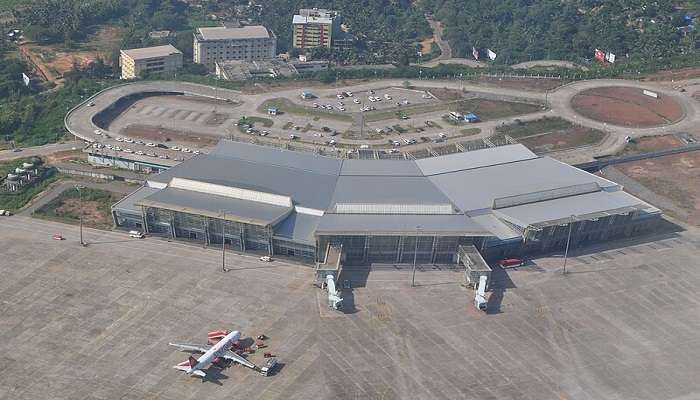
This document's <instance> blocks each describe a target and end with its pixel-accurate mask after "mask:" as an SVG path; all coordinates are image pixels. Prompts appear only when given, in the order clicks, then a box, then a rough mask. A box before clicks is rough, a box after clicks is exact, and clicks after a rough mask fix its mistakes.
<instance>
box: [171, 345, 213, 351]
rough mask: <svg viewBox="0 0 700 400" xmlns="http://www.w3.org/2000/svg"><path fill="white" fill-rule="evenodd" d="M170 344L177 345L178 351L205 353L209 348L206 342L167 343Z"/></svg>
mask: <svg viewBox="0 0 700 400" xmlns="http://www.w3.org/2000/svg"><path fill="white" fill-rule="evenodd" d="M168 344H169V345H171V346H175V347H177V348H178V349H179V350H180V351H190V352H196V353H206V352H207V351H209V349H211V346H209V345H206V344H192V343H168Z"/></svg>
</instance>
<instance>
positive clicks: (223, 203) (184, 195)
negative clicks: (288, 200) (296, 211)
mask: <svg viewBox="0 0 700 400" xmlns="http://www.w3.org/2000/svg"><path fill="white" fill-rule="evenodd" d="M136 204H137V205H144V206H149V207H158V208H164V209H167V210H174V211H179V212H184V213H190V214H198V215H206V216H208V217H212V218H223V216H224V215H225V216H226V219H227V220H230V221H236V222H243V223H247V224H253V225H263V226H265V225H270V224H276V223H278V222H279V221H281V220H282V218H284V217H286V216H287V215H288V214H289V213H290V212H291V211H292V207H280V206H274V205H270V204H266V203H259V202H255V201H249V200H240V199H234V198H231V197H226V196H218V195H212V194H207V193H201V192H194V191H190V190H183V189H175V188H171V187H168V188H165V189H161V190H159V191H158V192H156V193H154V194H152V195H150V196H148V197H146V198H144V199H142V200H140V201H138V202H137V203H136ZM224 212H225V214H224Z"/></svg>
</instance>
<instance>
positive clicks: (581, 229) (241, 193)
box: [112, 140, 661, 264]
mask: <svg viewBox="0 0 700 400" xmlns="http://www.w3.org/2000/svg"><path fill="white" fill-rule="evenodd" d="M112 214H113V217H114V222H115V224H116V226H117V227H120V228H124V229H141V230H144V231H145V232H146V233H148V234H150V235H161V236H164V237H169V238H172V239H174V240H186V241H193V242H198V243H201V244H204V245H212V246H217V245H218V246H220V245H221V243H222V241H223V242H225V244H226V245H227V246H228V247H230V248H231V249H235V250H240V251H256V252H261V253H264V254H269V255H273V256H279V255H283V256H289V257H294V258H297V259H300V260H303V261H305V262H309V263H313V262H323V261H324V260H323V258H324V256H325V254H326V249H327V248H328V246H329V245H334V244H341V245H342V252H343V256H342V257H343V261H344V262H345V263H350V264H351V263H356V264H366V263H412V262H413V261H414V257H415V259H416V260H417V262H419V263H453V262H457V254H458V251H459V248H460V246H463V245H474V246H475V247H476V248H477V249H479V251H480V252H481V253H482V255H483V256H484V257H486V258H491V259H493V258H501V257H510V256H521V255H523V254H531V253H541V252H545V251H549V250H553V249H556V248H563V246H565V244H566V240H567V238H568V237H569V236H568V233H569V224H573V225H571V245H572V246H577V245H581V244H584V243H589V242H595V241H602V240H609V239H613V238H618V237H627V236H631V235H634V234H636V233H638V232H641V231H644V230H647V229H650V228H652V227H653V225H654V224H655V223H656V222H658V218H660V215H661V213H660V211H659V210H658V209H657V208H655V207H653V206H651V205H649V204H647V203H645V202H644V201H642V200H640V199H638V198H636V197H634V196H632V195H630V194H628V193H626V192H624V191H623V190H622V186H620V185H618V184H616V183H614V182H611V181H609V180H607V179H604V178H602V177H599V176H596V175H592V174H590V173H587V172H585V171H582V170H580V169H577V168H574V167H571V166H569V165H566V164H564V163H561V162H559V161H557V160H554V159H552V158H549V157H542V156H537V155H536V154H534V153H532V152H531V151H530V150H528V149H527V148H526V147H524V146H522V145H508V146H501V147H495V148H489V149H483V150H476V151H471V152H465V153H456V154H449V155H444V156H439V157H434V158H425V159H419V160H347V159H336V158H330V157H325V156H320V155H316V154H313V153H301V152H294V151H289V150H281V149H277V148H272V147H264V146H259V145H253V144H247V143H240V142H231V141H226V140H224V141H221V142H220V143H219V144H218V145H217V147H216V148H215V149H214V150H213V151H212V152H211V153H210V154H202V155H199V156H196V157H194V158H192V159H190V160H188V161H185V162H183V163H181V164H179V165H177V166H174V167H172V168H170V169H168V170H167V171H164V172H161V173H160V174H157V175H153V176H152V177H150V178H149V179H148V181H147V182H146V184H145V185H144V186H142V187H141V188H139V189H138V190H136V191H135V192H133V193H131V194H130V195H128V196H127V197H125V198H124V199H122V200H121V201H119V202H118V203H116V204H115V205H114V206H113V207H112Z"/></svg>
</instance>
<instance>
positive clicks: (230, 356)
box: [221, 351, 258, 370]
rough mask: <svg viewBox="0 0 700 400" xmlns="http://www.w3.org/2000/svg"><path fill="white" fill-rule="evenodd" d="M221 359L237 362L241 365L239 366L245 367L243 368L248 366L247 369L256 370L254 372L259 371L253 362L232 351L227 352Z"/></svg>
mask: <svg viewBox="0 0 700 400" xmlns="http://www.w3.org/2000/svg"><path fill="white" fill-rule="evenodd" d="M221 357H223V358H225V359H226V360H231V361H233V362H237V363H239V364H241V365H243V366H246V367H248V368H250V369H254V370H257V369H258V367H257V366H256V365H255V364H253V363H252V362H250V361H248V360H246V359H245V358H243V357H241V356H239V355H238V354H236V353H234V352H232V351H227V352H226V353H224V355H223V356H221Z"/></svg>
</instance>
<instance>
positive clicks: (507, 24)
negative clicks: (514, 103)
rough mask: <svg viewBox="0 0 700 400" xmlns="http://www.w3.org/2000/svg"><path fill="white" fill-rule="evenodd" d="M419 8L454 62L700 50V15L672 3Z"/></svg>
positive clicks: (548, 0)
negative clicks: (482, 54)
mask: <svg viewBox="0 0 700 400" xmlns="http://www.w3.org/2000/svg"><path fill="white" fill-rule="evenodd" d="M688 3H689V4H692V3H693V2H688ZM419 4H420V6H421V7H423V8H424V9H425V10H426V11H427V12H431V13H433V14H434V15H435V18H436V19H438V20H440V21H441V22H443V23H444V24H445V25H446V29H445V37H446V38H447V39H448V40H449V41H450V44H451V46H452V47H453V50H454V51H455V52H456V55H457V56H462V57H467V56H470V55H471V52H472V46H474V47H477V48H490V49H492V50H493V51H494V52H496V53H497V55H498V57H497V59H496V62H498V63H501V64H513V63H516V62H520V61H528V60H539V59H568V60H573V61H579V62H580V61H584V60H586V59H590V58H592V55H593V49H594V48H600V49H603V50H605V51H609V52H613V53H615V54H616V55H617V56H618V57H625V56H627V55H629V56H630V57H635V58H657V57H669V56H674V55H680V54H687V53H689V52H692V51H697V49H698V47H699V46H700V42H699V40H700V34H698V32H697V30H696V29H693V21H694V18H696V19H695V21H700V19H697V16H696V13H697V12H698V11H699V10H697V9H687V8H686V9H684V8H682V7H679V5H678V2H677V1H672V0H654V1H649V0H420V3H419ZM694 7H696V8H698V7H699V6H698V4H697V3H696V4H695V6H694ZM686 16H687V17H686ZM688 17H689V18H688ZM688 25H691V27H688ZM684 27H685V28H684Z"/></svg>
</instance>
